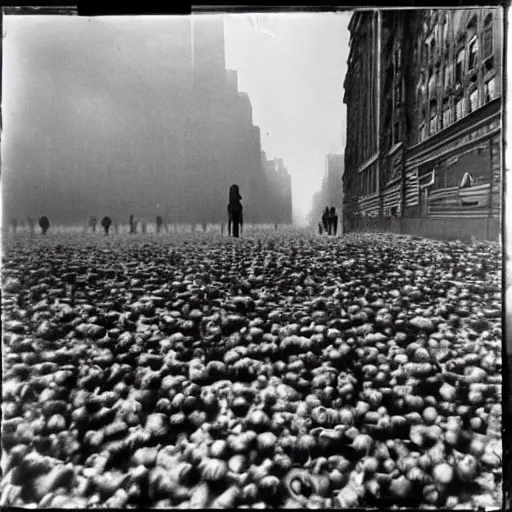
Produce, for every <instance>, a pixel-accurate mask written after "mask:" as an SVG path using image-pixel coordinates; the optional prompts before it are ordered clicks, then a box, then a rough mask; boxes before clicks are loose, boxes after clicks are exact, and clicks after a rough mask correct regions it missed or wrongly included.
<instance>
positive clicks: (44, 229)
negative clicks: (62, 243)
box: [39, 215, 50, 235]
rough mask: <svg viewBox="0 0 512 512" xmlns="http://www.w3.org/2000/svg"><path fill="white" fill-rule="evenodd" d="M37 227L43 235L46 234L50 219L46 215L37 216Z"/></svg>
mask: <svg viewBox="0 0 512 512" xmlns="http://www.w3.org/2000/svg"><path fill="white" fill-rule="evenodd" d="M39 227H40V228H41V231H42V232H43V235H46V232H47V231H48V230H49V229H50V221H49V220H48V217H46V215H43V216H42V217H39Z"/></svg>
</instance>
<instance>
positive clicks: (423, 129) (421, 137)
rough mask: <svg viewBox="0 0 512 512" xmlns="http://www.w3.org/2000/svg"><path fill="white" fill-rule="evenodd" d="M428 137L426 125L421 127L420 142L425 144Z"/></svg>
mask: <svg viewBox="0 0 512 512" xmlns="http://www.w3.org/2000/svg"><path fill="white" fill-rule="evenodd" d="M426 137H427V131H426V126H425V123H423V124H422V125H421V126H420V142H423V141H424V140H425V139H426Z"/></svg>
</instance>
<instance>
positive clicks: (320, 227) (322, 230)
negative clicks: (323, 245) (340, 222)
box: [318, 222, 324, 235]
mask: <svg viewBox="0 0 512 512" xmlns="http://www.w3.org/2000/svg"><path fill="white" fill-rule="evenodd" d="M323 232H324V227H323V225H322V223H321V222H319V223H318V233H319V234H320V235H321V234H322V233H323Z"/></svg>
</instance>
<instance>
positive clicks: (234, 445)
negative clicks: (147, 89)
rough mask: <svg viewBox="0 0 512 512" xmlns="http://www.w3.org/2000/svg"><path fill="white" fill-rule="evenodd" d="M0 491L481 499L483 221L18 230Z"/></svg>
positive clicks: (26, 495)
mask: <svg viewBox="0 0 512 512" xmlns="http://www.w3.org/2000/svg"><path fill="white" fill-rule="evenodd" d="M2 295H3V296H2V302H3V314H4V316H3V389H2V393H3V405H2V410H3V419H2V446H3V455H2V481H1V503H2V505H6V506H8V505H11V506H26V505H33V506H38V507H52V508H60V507H68V508H74V507H78V508H84V507H123V508H126V507H132V508H136V507H140V506H144V507H148V506H150V507H154V508H204V507H207V508H230V507H238V508H271V507H278V508H283V507H284V508H296V507H299V508H304V507H307V508H325V507H327V508H353V507H367V506H374V505H380V506H386V507H394V506H398V507H402V506H404V507H405V506H407V507H411V506H414V507H418V506H421V507H424V508H433V509H436V508H439V507H447V508H464V509H468V508H475V507H479V506H482V507H490V506H497V507H500V506H501V500H502V481H501V477H502V470H501V467H502V440H501V398H502V397H501V342H502V341H501V340H502V330H501V302H502V296H501V252H500V246H499V244H497V243H491V242H481V243H480V242H478V243H472V244H464V243H461V242H455V241H453V242H446V241H435V240H429V239H420V238H416V237H410V236H398V235H384V234H382V235H378V234H364V235H347V236H343V237H339V238H338V237H336V238H334V237H319V236H314V235H312V234H310V233H307V232H305V231H304V232H300V231H295V232H293V231H290V232H287V231H279V232H270V231H269V232H265V231H260V232H258V231H254V232H251V231H248V232H247V233H246V234H244V236H243V237H242V238H241V239H228V238H225V237H221V236H220V235H215V234H211V233H195V234H186V233H181V234H175V235H172V236H156V235H133V236H129V235H119V236H117V235H116V236H109V237H104V236H99V235H90V236H89V235H74V234H58V233H52V234H50V235H48V236H46V237H29V236H16V237H6V238H5V239H4V257H3V294H2Z"/></svg>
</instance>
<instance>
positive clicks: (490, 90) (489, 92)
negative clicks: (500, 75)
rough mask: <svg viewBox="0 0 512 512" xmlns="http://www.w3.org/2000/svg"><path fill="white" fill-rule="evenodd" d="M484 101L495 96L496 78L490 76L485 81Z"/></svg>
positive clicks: (487, 101) (490, 99)
mask: <svg viewBox="0 0 512 512" xmlns="http://www.w3.org/2000/svg"><path fill="white" fill-rule="evenodd" d="M484 90H485V102H486V103H489V101H492V100H493V99H494V98H496V79H495V78H491V79H490V80H488V81H487V82H485V89H484Z"/></svg>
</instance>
